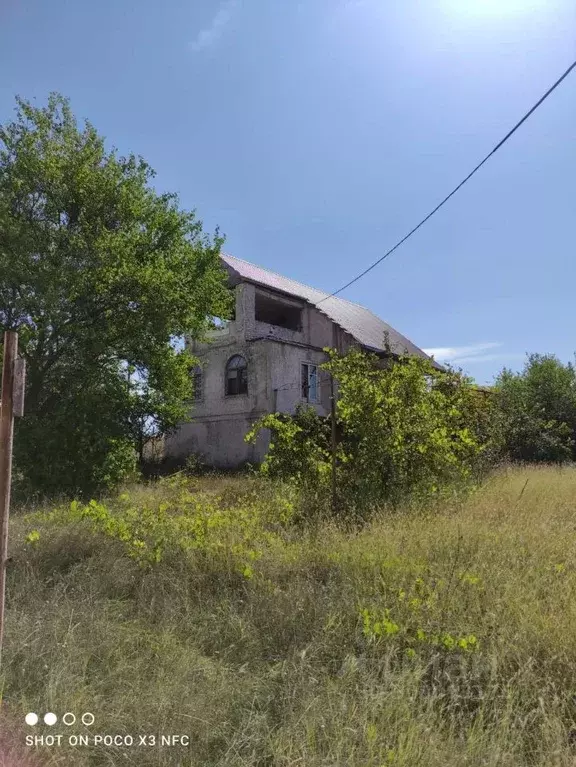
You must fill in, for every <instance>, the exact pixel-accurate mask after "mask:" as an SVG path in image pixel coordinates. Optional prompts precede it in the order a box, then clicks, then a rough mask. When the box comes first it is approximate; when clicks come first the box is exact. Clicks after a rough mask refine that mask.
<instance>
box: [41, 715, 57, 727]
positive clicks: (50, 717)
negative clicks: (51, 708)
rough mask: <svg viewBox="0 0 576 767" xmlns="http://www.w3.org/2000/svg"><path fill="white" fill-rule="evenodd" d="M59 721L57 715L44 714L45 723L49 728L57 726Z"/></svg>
mask: <svg viewBox="0 0 576 767" xmlns="http://www.w3.org/2000/svg"><path fill="white" fill-rule="evenodd" d="M57 721H58V717H57V716H56V714H52V713H49V714H44V723H45V724H47V725H48V726H49V727H52V725H53V724H56V722H57Z"/></svg>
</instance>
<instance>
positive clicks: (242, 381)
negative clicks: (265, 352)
mask: <svg viewBox="0 0 576 767" xmlns="http://www.w3.org/2000/svg"><path fill="white" fill-rule="evenodd" d="M247 393H248V368H247V366H246V360H245V359H244V357H242V355H240V354H235V355H234V356H233V357H230V359H229V360H228V362H227V363H226V394H229V395H231V394H247Z"/></svg>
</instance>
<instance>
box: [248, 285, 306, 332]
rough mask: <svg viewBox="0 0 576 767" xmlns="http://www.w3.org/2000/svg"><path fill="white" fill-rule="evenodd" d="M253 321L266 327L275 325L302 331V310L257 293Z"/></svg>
mask: <svg viewBox="0 0 576 767" xmlns="http://www.w3.org/2000/svg"><path fill="white" fill-rule="evenodd" d="M255 319H256V322H265V323H266V324H267V325H276V326H277V327H280V328H287V329H288V330H296V331H299V330H301V329H302V310H301V308H300V307H299V306H294V305H293V304H290V303H286V302H284V301H280V300H278V299H276V298H274V297H272V296H267V295H264V294H262V293H258V292H257V293H256V299H255Z"/></svg>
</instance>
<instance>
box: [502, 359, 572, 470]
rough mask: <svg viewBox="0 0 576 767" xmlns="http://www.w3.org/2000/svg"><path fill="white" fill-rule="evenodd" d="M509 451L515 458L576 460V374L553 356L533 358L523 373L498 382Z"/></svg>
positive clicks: (504, 376)
mask: <svg viewBox="0 0 576 767" xmlns="http://www.w3.org/2000/svg"><path fill="white" fill-rule="evenodd" d="M495 391H496V393H497V398H498V404H499V407H500V410H501V413H502V420H503V430H504V438H505V449H506V453H507V455H508V457H509V458H510V459H511V460H517V461H541V462H550V461H551V462H558V463H562V462H565V461H569V460H574V459H576V370H575V368H574V365H573V364H572V363H568V364H566V365H564V364H563V363H562V362H561V361H560V360H559V359H558V358H557V357H555V356H554V355H551V354H531V355H529V356H528V359H527V360H526V363H525V365H524V369H523V370H522V371H521V372H519V373H513V372H512V371H511V370H508V369H504V370H503V371H502V372H501V373H500V375H499V376H498V378H497V380H496V384H495Z"/></svg>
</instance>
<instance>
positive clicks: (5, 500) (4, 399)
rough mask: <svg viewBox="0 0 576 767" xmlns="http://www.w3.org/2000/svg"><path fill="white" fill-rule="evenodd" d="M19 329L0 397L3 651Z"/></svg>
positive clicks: (8, 347)
mask: <svg viewBox="0 0 576 767" xmlns="http://www.w3.org/2000/svg"><path fill="white" fill-rule="evenodd" d="M17 355H18V333H16V332H15V331H13V330H7V331H6V332H5V333H4V362H3V365H2V393H1V395H0V396H1V400H0V654H1V652H2V640H3V638H4V602H5V594H6V563H7V560H8V517H9V513H10V488H11V485H12V445H13V441H14V416H21V415H23V413H24V379H25V366H24V360H23V359H18V356H17Z"/></svg>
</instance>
